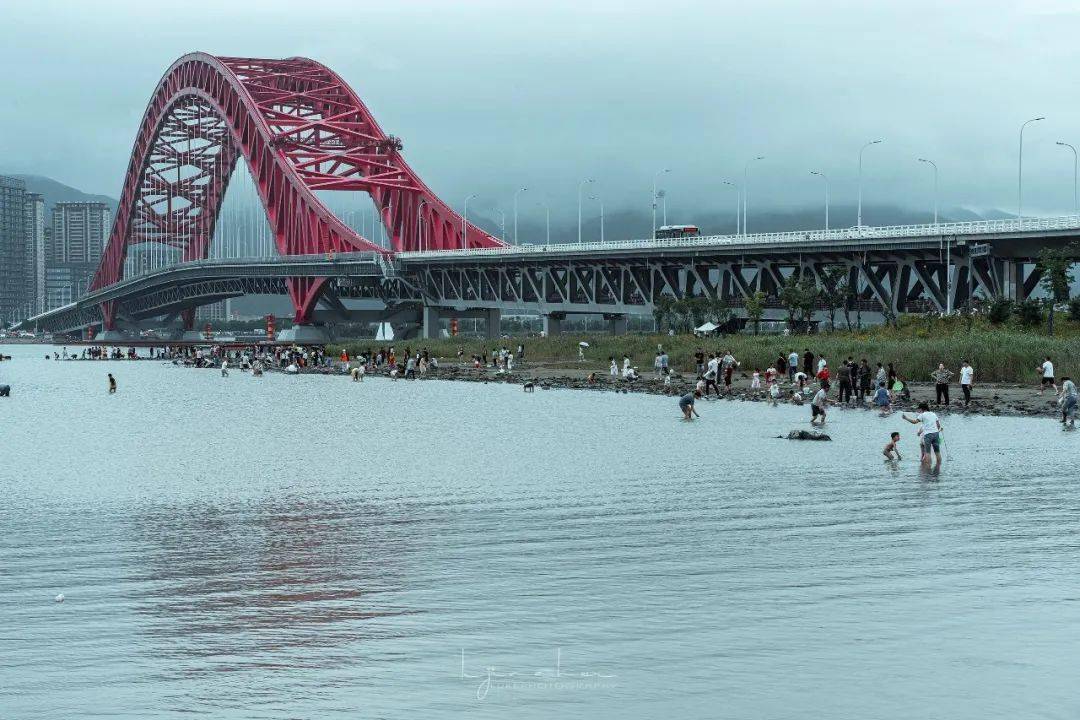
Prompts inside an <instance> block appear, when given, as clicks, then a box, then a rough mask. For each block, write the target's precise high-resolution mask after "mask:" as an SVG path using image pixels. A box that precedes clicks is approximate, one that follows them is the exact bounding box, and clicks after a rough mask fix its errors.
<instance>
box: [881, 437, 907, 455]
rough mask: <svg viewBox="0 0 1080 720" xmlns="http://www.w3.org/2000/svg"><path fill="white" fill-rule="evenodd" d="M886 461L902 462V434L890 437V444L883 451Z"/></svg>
mask: <svg viewBox="0 0 1080 720" xmlns="http://www.w3.org/2000/svg"><path fill="white" fill-rule="evenodd" d="M881 454H882V455H884V456H885V459H886V460H902V459H903V458H901V457H900V433H898V432H894V433H892V434H891V435H890V436H889V442H888V444H887V445H886V446H885V449H884V450H882V451H881Z"/></svg>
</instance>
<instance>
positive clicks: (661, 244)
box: [398, 215, 1080, 259]
mask: <svg viewBox="0 0 1080 720" xmlns="http://www.w3.org/2000/svg"><path fill="white" fill-rule="evenodd" d="M1046 230H1080V215H1063V216H1055V217H1044V218H1024V219H1023V221H1021V220H1019V219H1017V218H1009V219H1000V220H973V221H966V222H954V223H936V224H935V223H929V224H926V225H881V226H863V227H851V228H840V229H835V230H798V231H789V232H774V233H752V234H749V235H741V234H740V235H702V236H696V237H683V238H666V239H661V240H652V239H637V240H610V241H605V242H583V243H549V244H525V245H507V246H504V247H497V248H467V249H460V250H425V251H419V252H404V253H398V257H400V258H403V259H423V258H436V257H446V256H447V255H456V254H461V255H468V256H470V257H473V256H498V255H508V254H517V253H545V252H591V251H596V250H601V251H603V250H643V249H654V250H660V249H664V248H694V247H714V246H722V245H776V244H787V243H801V242H805V243H822V242H838V241H853V240H855V241H857V240H879V239H890V238H897V239H900V238H913V237H938V236H942V237H944V236H953V235H984V234H993V233H1018V232H1039V231H1046Z"/></svg>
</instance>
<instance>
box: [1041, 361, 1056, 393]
mask: <svg viewBox="0 0 1080 720" xmlns="http://www.w3.org/2000/svg"><path fill="white" fill-rule="evenodd" d="M1039 370H1041V371H1042V384H1041V385H1040V386H1039V394H1040V395H1042V394H1043V391H1045V390H1046V386H1047V385H1049V386H1050V387H1052V388H1054V393H1055V394H1057V391H1058V389H1057V383H1056V382H1054V363H1052V362H1050V356H1049V355H1047V356H1046V362H1044V363H1043V364H1042V365H1040V366H1039Z"/></svg>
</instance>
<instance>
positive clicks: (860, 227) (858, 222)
mask: <svg viewBox="0 0 1080 720" xmlns="http://www.w3.org/2000/svg"><path fill="white" fill-rule="evenodd" d="M880 142H881V141H880V140H871V141H870V142H868V143H866V144H865V145H863V146H862V147H861V148H859V212H858V220H857V221H856V224H855V226H856V227H857V228H859V229H860V230H861V229H862V154H863V150H865V149H866V148H868V147H870V146H871V145H877V144H879V143H880Z"/></svg>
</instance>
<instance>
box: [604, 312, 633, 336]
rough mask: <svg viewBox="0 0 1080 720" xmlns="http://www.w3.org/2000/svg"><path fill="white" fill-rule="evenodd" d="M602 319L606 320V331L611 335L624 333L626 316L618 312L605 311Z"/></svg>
mask: <svg viewBox="0 0 1080 720" xmlns="http://www.w3.org/2000/svg"><path fill="white" fill-rule="evenodd" d="M604 320H605V321H606V322H607V327H608V332H609V333H611V334H612V335H625V334H626V326H627V318H626V316H625V315H622V314H619V313H606V314H605V315H604Z"/></svg>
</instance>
